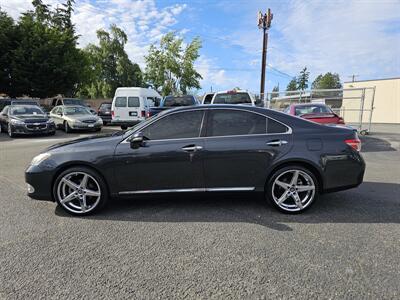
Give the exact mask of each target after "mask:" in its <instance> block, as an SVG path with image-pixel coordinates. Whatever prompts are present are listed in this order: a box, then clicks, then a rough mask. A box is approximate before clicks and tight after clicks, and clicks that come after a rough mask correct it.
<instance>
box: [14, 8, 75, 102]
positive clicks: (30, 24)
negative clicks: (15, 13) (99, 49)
mask: <svg viewBox="0 0 400 300" xmlns="http://www.w3.org/2000/svg"><path fill="white" fill-rule="evenodd" d="M32 4H33V6H34V10H33V11H28V12H26V13H24V14H23V15H22V17H21V18H20V19H19V22H18V24H17V25H16V34H15V47H14V48H13V49H12V50H11V51H9V54H10V58H9V61H8V64H9V65H10V69H11V72H10V76H9V78H10V89H9V91H8V94H9V95H10V96H21V95H29V96H32V97H40V98H45V97H50V96H54V95H55V94H65V95H73V94H74V92H75V90H76V86H77V85H78V83H79V81H80V75H81V73H80V69H81V66H82V54H81V51H80V50H79V49H78V48H77V39H78V36H77V35H76V34H75V31H74V26H73V25H72V23H71V11H72V5H73V1H72V0H71V1H68V2H67V4H66V6H65V7H66V8H65V9H58V10H55V11H52V10H51V8H50V6H48V5H45V4H43V2H42V1H41V0H34V1H32Z"/></svg>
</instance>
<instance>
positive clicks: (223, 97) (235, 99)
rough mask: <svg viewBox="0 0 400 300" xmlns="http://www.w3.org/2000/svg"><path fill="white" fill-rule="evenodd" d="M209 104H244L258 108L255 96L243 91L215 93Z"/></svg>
mask: <svg viewBox="0 0 400 300" xmlns="http://www.w3.org/2000/svg"><path fill="white" fill-rule="evenodd" d="M211 104H245V105H251V106H258V103H257V102H256V98H255V96H254V95H253V94H252V93H249V92H248V91H245V90H231V91H221V92H216V93H215V94H214V96H213V98H212V100H211Z"/></svg>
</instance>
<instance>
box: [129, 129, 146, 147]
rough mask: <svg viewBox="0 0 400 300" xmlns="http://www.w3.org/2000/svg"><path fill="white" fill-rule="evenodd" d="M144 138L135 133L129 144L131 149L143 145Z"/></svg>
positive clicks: (140, 134)
mask: <svg viewBox="0 0 400 300" xmlns="http://www.w3.org/2000/svg"><path fill="white" fill-rule="evenodd" d="M144 140H145V138H144V136H143V133H141V132H136V133H135V134H134V135H133V136H132V138H131V139H130V144H131V148H132V149H138V148H140V147H142V146H143V145H144Z"/></svg>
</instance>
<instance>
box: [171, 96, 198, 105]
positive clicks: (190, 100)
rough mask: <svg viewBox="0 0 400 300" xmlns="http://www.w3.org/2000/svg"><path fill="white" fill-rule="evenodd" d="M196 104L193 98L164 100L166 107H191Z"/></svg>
mask: <svg viewBox="0 0 400 300" xmlns="http://www.w3.org/2000/svg"><path fill="white" fill-rule="evenodd" d="M194 104H196V101H195V100H194V98H193V97H192V96H177V97H175V96H167V97H165V100H164V106H167V107H171V106H189V105H194Z"/></svg>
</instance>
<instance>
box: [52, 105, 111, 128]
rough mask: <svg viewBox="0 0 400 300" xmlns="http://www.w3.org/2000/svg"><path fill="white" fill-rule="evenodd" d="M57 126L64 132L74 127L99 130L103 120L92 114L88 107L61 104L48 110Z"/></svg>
mask: <svg viewBox="0 0 400 300" xmlns="http://www.w3.org/2000/svg"><path fill="white" fill-rule="evenodd" d="M50 117H51V118H52V119H53V120H54V122H55V124H56V127H57V128H62V129H64V131H65V132H66V133H68V132H71V131H72V130H74V129H86V130H94V131H100V130H101V127H103V120H102V119H101V118H100V117H98V116H94V115H93V114H92V113H91V112H90V111H89V109H88V108H86V107H84V106H80V105H61V106H56V107H54V108H53V109H52V110H51V112H50Z"/></svg>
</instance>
